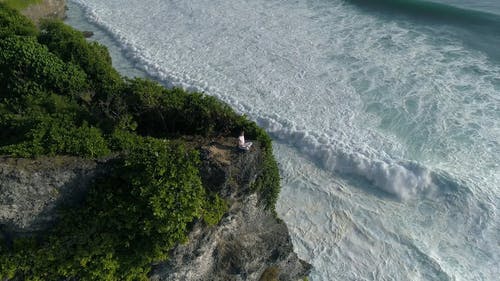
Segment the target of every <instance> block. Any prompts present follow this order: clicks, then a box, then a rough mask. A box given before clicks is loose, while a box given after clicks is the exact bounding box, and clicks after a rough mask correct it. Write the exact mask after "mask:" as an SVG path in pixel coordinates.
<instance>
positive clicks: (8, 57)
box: [0, 36, 87, 98]
mask: <svg viewBox="0 0 500 281" xmlns="http://www.w3.org/2000/svg"><path fill="white" fill-rule="evenodd" d="M0 49H1V50H2V52H0V98H7V97H11V98H12V97H13V98H16V97H17V96H19V95H27V94H33V93H36V92H37V91H39V90H41V89H46V90H49V91H54V92H55V93H58V94H65V95H76V94H78V93H81V92H83V91H85V90H86V89H87V81H86V75H85V73H84V72H82V71H81V70H79V69H78V68H77V67H75V66H74V65H73V64H65V63H64V62H62V61H61V60H60V59H59V58H58V57H57V56H55V55H54V54H52V53H50V52H49V51H48V50H47V48H46V47H44V46H43V45H40V44H39V43H38V42H37V41H36V39H35V38H33V37H19V36H13V37H8V38H5V39H3V40H1V41H0Z"/></svg>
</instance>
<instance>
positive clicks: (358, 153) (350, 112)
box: [73, 0, 500, 280]
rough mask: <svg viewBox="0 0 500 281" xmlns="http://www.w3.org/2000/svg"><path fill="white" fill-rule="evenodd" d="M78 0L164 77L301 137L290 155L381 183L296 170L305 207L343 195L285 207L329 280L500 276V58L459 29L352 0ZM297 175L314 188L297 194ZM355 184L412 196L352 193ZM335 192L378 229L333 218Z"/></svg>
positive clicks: (286, 155)
mask: <svg viewBox="0 0 500 281" xmlns="http://www.w3.org/2000/svg"><path fill="white" fill-rule="evenodd" d="M73 1H74V2H76V3H79V5H81V6H82V7H83V8H84V9H85V11H86V14H87V16H88V18H89V19H90V20H91V21H93V22H94V23H96V24H98V25H99V26H101V27H102V28H103V29H105V30H107V32H108V33H109V34H110V36H112V37H113V38H114V39H115V40H116V41H117V43H118V44H120V45H121V48H122V49H123V51H124V52H125V54H126V55H127V56H128V57H129V58H130V59H131V60H132V61H134V62H136V64H137V65H139V66H140V67H142V68H143V69H144V70H145V71H147V72H148V73H149V74H150V75H152V76H154V77H156V78H157V79H159V80H160V81H163V82H164V83H166V84H167V85H169V86H181V87H184V88H186V89H190V90H196V91H204V92H206V93H208V94H210V95H214V96H217V97H218V98H220V99H221V100H223V101H225V102H228V103H229V104H230V105H232V106H233V107H234V108H235V109H236V110H238V111H239V112H240V113H244V114H247V115H248V116H250V117H251V118H252V119H253V120H256V121H257V122H258V123H259V125H261V126H263V127H264V128H266V130H267V131H268V132H269V133H270V134H271V135H272V137H273V138H274V139H276V140H278V141H279V142H280V143H281V145H283V144H289V145H291V146H292V147H293V148H294V149H293V150H286V149H285V150H279V151H278V154H277V155H278V160H279V161H280V162H282V163H286V162H289V161H290V162H297V161H298V160H297V159H298V158H300V157H302V156H306V158H307V159H309V160H312V161H313V162H314V163H315V164H316V165H319V166H320V167H322V168H323V170H324V171H326V172H328V173H329V175H331V174H332V172H333V173H334V174H340V175H346V176H347V177H346V179H349V178H350V177H351V178H355V179H356V180H358V179H360V180H361V181H362V182H365V183H366V182H368V184H365V183H359V182H352V183H351V182H349V181H348V182H342V183H339V184H336V185H335V189H340V190H343V191H342V192H341V193H340V194H339V193H337V192H333V193H330V191H328V190H326V189H327V188H328V186H329V184H328V183H326V182H322V183H316V180H315V176H317V175H318V174H317V171H315V170H314V168H310V169H307V170H306V172H304V171H301V170H300V169H299V168H297V167H295V166H294V167H291V168H286V169H284V170H283V173H284V174H285V175H288V176H285V186H284V193H285V195H284V196H287V197H286V199H285V200H283V201H282V204H284V202H290V204H291V206H300V202H297V200H298V198H295V196H294V195H293V193H294V192H299V193H301V194H302V193H304V194H309V195H304V196H305V200H309V199H310V200H312V199H311V198H317V197H318V196H321V194H323V193H324V192H327V193H330V194H331V195H329V196H327V198H328V199H329V201H327V202H324V204H323V203H322V204H319V205H318V206H317V208H318V209H317V210H316V211H315V212H312V213H311V212H310V210H308V209H307V210H303V211H300V210H297V212H299V213H296V212H295V211H293V212H292V211H290V214H292V213H293V214H294V215H289V216H288V215H286V214H287V211H282V214H284V215H285V220H286V221H287V223H289V224H291V225H294V226H296V227H294V228H292V230H293V231H296V232H293V233H292V234H293V235H294V240H295V241H296V245H297V243H303V245H304V246H303V248H301V250H299V253H300V254H302V255H304V256H306V257H307V259H308V260H309V261H311V262H313V263H314V264H315V266H317V273H316V274H315V275H314V277H315V278H314V280H332V279H335V278H340V279H337V280H364V279H366V280H390V279H399V280H410V279H411V280H437V279H441V280H443V279H447V278H448V277H449V278H450V279H453V278H455V279H457V280H461V278H465V279H478V278H479V279H484V280H493V279H492V278H494V276H496V275H497V274H496V272H495V270H494V269H493V268H494V266H493V267H490V266H489V265H491V264H494V263H495V262H498V261H499V260H500V259H499V258H498V255H496V254H495V251H494V250H493V251H492V249H498V245H497V244H495V243H492V242H491V241H495V240H496V241H498V238H499V237H498V233H499V232H498V231H496V230H498V227H499V224H500V223H499V218H498V217H497V212H498V205H499V204H500V196H499V191H498V185H496V184H495V183H498V182H500V172H499V169H500V167H499V165H498V159H500V149H499V143H498V139H500V126H499V120H500V110H499V109H500V97H499V96H498V89H500V80H498V77H500V68H499V67H498V66H497V65H494V64H492V63H490V62H489V61H488V59H487V58H486V57H485V56H484V55H483V54H481V53H480V52H478V51H475V50H471V49H467V48H466V47H464V46H463V44H461V42H460V41H459V40H458V39H457V38H455V37H454V36H453V32H449V31H448V30H447V29H445V28H443V27H440V26H433V27H429V26H422V27H419V26H417V27H415V26H413V25H412V24H411V23H405V22H395V21H382V20H379V19H377V18H374V17H371V16H369V15H366V14H363V13H361V12H359V11H357V10H356V9H354V8H353V7H351V6H349V5H346V4H345V3H344V2H342V1H289V2H287V1H285V2H283V1H259V0H257V1H243V0H234V1H224V0H214V1H198V2H195V3H192V2H189V1H168V2H165V1H160V0H148V1H147V3H145V2H144V1H139V0H133V1H128V2H127V5H123V3H121V1H97V0H73ZM431 77H432V79H430V78H431ZM281 145H280V146H281ZM280 151H286V152H280ZM291 151H299V152H300V153H299V154H298V155H300V156H298V155H296V154H294V153H293V152H291ZM298 163H299V164H296V165H300V161H299V162H298ZM287 167H288V166H287ZM297 173H299V174H300V173H305V174H303V178H302V179H301V182H302V183H303V185H304V186H305V187H303V188H306V190H304V189H303V188H299V189H297V190H294V191H290V192H286V191H287V190H289V189H290V188H292V187H296V185H295V184H294V183H293V182H292V181H290V180H291V179H290V177H291V178H293V177H294V174H297ZM321 177H326V178H328V180H330V181H332V180H333V179H332V178H330V177H329V176H321ZM318 185H319V187H318ZM350 185H354V186H358V187H359V186H360V185H361V186H362V189H361V190H364V189H363V188H364V187H368V189H373V188H378V189H379V190H382V191H384V192H387V193H389V194H392V195H394V196H396V197H398V198H400V199H403V200H402V201H399V200H395V201H394V202H393V201H390V200H382V201H380V199H379V197H377V196H375V197H373V193H367V194H365V193H363V192H362V193H357V192H356V193H354V194H353V193H347V194H348V195H346V194H345V193H346V189H345V187H346V186H350ZM465 186H467V187H465ZM351 188H352V187H351ZM311 190H313V191H314V192H315V193H314V194H310V193H311V192H309V193H308V192H307V191H311ZM375 194H376V195H380V193H377V192H375ZM308 198H309V199H308ZM382 198H384V196H382ZM299 201H300V200H299ZM333 201H335V203H339V202H341V204H340V206H342V208H343V209H339V210H337V211H338V212H340V213H342V214H344V215H335V219H336V220H341V221H345V222H346V223H347V222H348V224H349V225H351V226H353V228H349V229H351V230H352V229H356V230H355V233H357V234H362V235H354V234H353V233H351V234H350V235H352V239H351V238H347V240H345V239H346V238H345V237H350V236H349V235H347V236H342V235H341V236H342V237H344V238H342V237H340V236H338V235H340V234H338V233H337V232H336V231H334V229H336V228H337V227H336V226H333V225H332V229H325V228H321V227H320V225H323V224H326V225H328V224H331V221H330V220H331V218H330V217H324V215H322V214H321V212H322V210H321V209H322V208H323V209H325V210H328V209H329V208H331V206H332V204H334V203H333ZM398 202H399V203H398ZM401 202H405V203H401ZM420 202H425V208H428V209H430V210H435V211H436V214H438V215H434V214H432V213H428V211H427V210H425V208H421V207H422V205H420V204H421V203H420ZM285 205H286V204H285ZM286 208H287V207H285V209H286ZM290 208H291V207H290ZM353 209H359V210H357V211H354V210H353ZM281 210H283V209H281ZM372 213H376V214H377V215H376V216H374V215H373V214H372ZM400 214H405V216H404V217H401V216H402V215H400ZM343 218H344V219H345V220H343ZM393 221H394V223H393ZM477 221H479V222H480V224H479V226H477ZM457 222H460V224H459V225H461V228H455V224H456V223H457ZM301 224H304V225H306V226H307V225H308V226H309V227H311V229H315V228H316V229H317V230H316V231H308V230H307V229H308V228H307V227H304V226H302V225H301ZM401 225H405V226H406V228H401V227H400V226H401ZM354 226H355V227H354ZM389 226H390V227H389ZM339 228H340V229H348V228H347V227H346V226H339ZM452 229H453V230H452ZM332 231H333V234H334V235H333V236H334V238H332V239H330V238H331V237H330V234H332ZM452 234H458V236H457V237H458V238H457V237H453V236H452ZM335 235H337V236H335ZM403 236H404V237H406V238H405V239H404V241H403V240H401V239H399V238H400V237H403ZM335 237H336V238H335ZM398 237H399V238H398ZM471 237H474V238H471ZM478 237H479V238H478ZM468 239H473V240H468ZM440 241H441V242H440ZM471 241H472V242H471ZM437 243H438V244H439V243H441V244H439V245H438V244H437ZM443 245H444V246H443ZM363 247H368V248H370V247H372V249H369V250H367V249H364V248H363ZM367 251H368V252H367ZM372 251H380V253H377V254H375V253H374V252H372ZM481 253H485V256H481ZM379 254H380V257H378V256H377V255H379ZM462 256H463V257H462ZM468 256H469V257H471V256H474V257H476V259H467V258H466V257H468ZM464 257H465V258H464ZM340 259H346V260H349V261H350V262H351V263H352V264H351V267H350V268H349V265H348V264H347V263H340V264H341V265H342V266H344V267H339V266H337V265H336V264H338V263H339V262H340ZM372 259H373V260H377V262H378V264H377V263H371V260H372ZM384 259H386V260H387V261H384ZM388 261H391V262H394V265H393V266H391V264H390V262H388ZM384 263H387V264H384ZM413 263H417V264H418V265H419V266H415V267H412V264H413ZM354 265H356V267H358V266H359V270H358V269H356V268H354ZM398 267H399V268H401V269H400V271H399V272H398V269H397V268H398ZM478 268H480V274H476V272H474V270H477V269H478ZM374 272H375V273H374ZM339 273H342V274H339ZM339 276H340V277H339ZM443 276H444V277H443ZM446 276H448V277H446ZM341 277H342V278H341Z"/></svg>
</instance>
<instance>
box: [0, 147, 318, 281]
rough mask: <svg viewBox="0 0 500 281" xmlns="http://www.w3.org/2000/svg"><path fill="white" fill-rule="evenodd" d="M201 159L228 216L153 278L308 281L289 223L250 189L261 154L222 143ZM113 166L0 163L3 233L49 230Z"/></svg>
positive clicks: (196, 230) (197, 235)
mask: <svg viewBox="0 0 500 281" xmlns="http://www.w3.org/2000/svg"><path fill="white" fill-rule="evenodd" d="M201 158H202V165H201V168H200V174H201V176H202V180H203V183H204V186H205V187H206V188H207V189H209V190H210V191H212V192H217V193H218V194H219V195H220V196H221V197H222V198H224V199H225V200H227V202H228V206H229V211H228V213H227V214H226V215H225V216H224V217H223V219H222V221H221V222H220V223H219V224H218V225H216V226H206V225H204V223H203V222H197V223H195V224H194V226H193V229H192V231H191V232H190V233H189V240H188V242H187V243H186V244H183V245H179V246H177V247H176V248H175V249H174V250H173V251H172V252H171V255H170V259H169V261H168V262H166V263H162V264H157V265H155V266H154V268H153V270H152V272H151V275H150V279H151V280H153V281H160V280H169V281H170V280H186V281H190V280H191V281H195V280H196V281H198V280H200V281H201V280H203V281H216V280H221V281H222V280H224V281H228V280H255V281H270V280H287V281H288V280H290V281H297V280H302V278H303V277H304V276H306V275H307V274H308V273H309V271H310V269H311V266H310V265H309V264H307V263H305V262H303V261H301V260H300V259H298V257H297V255H296V254H295V253H294V252H293V246H292V243H291V241H290V237H289V235H288V229H287V227H286V225H285V223H284V222H282V221H281V220H279V219H277V218H276V217H275V216H274V214H273V213H272V211H269V210H266V209H265V208H264V204H263V203H261V202H260V201H259V198H258V195H257V194H256V193H254V192H252V190H251V184H252V183H253V182H254V181H255V179H256V178H257V177H258V175H259V173H260V172H261V171H262V170H261V169H262V168H261V167H262V154H261V152H260V150H259V149H253V150H252V151H250V152H238V151H237V150H236V149H235V145H234V144H233V143H232V141H231V140H223V139H221V140H218V141H217V142H214V143H211V144H209V145H203V146H202V148H201ZM109 167H110V166H109V164H108V162H105V161H102V162H96V161H91V160H83V159H80V158H75V157H56V158H41V159H36V160H31V159H13V158H5V157H3V158H2V157H0V232H3V234H7V235H8V236H12V235H14V236H15V235H25V234H30V233H34V232H35V233H36V232H37V231H40V230H43V229H46V228H47V227H50V225H51V224H52V223H53V222H54V220H55V219H56V218H57V217H56V212H55V210H56V208H57V207H58V206H61V205H62V204H70V205H75V204H78V202H81V200H82V199H83V197H84V195H85V193H86V191H87V188H88V187H89V185H90V184H91V183H92V182H93V181H94V180H95V179H97V178H98V177H101V176H105V174H106V172H108V171H109ZM1 234H2V233H0V235H1Z"/></svg>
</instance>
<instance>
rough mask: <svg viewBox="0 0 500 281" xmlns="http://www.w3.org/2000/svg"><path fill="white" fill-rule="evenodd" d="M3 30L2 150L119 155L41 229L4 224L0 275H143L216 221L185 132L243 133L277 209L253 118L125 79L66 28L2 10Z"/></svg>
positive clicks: (215, 205)
mask: <svg viewBox="0 0 500 281" xmlns="http://www.w3.org/2000/svg"><path fill="white" fill-rule="evenodd" d="M9 2H10V1H9ZM12 2H19V1H12ZM21 2H23V1H21ZM21 2H19V3H18V4H19V5H20V3H21ZM18 7H21V6H18ZM0 24H1V26H0V50H1V51H0V155H6V156H9V157H24V158H36V157H41V156H60V155H66V156H77V157H82V158H87V159H97V158H100V157H106V156H109V155H119V157H118V158H117V159H116V161H113V165H112V167H110V171H111V172H110V174H109V175H107V176H106V177H105V178H100V179H97V180H96V182H95V183H94V184H93V185H92V186H90V187H89V192H88V195H87V197H86V199H85V202H84V204H83V206H82V207H79V208H74V209H71V208H70V209H65V210H61V211H60V213H61V217H60V219H59V221H58V222H57V223H56V225H55V226H54V227H53V228H52V229H50V230H49V231H47V232H46V233H43V234H40V235H39V236H37V237H24V238H18V239H16V240H14V241H2V235H1V230H2V229H0V279H1V280H3V278H19V279H20V280H65V279H74V278H76V279H79V280H147V274H148V272H149V270H150V268H151V264H152V263H156V262H159V261H164V260H165V259H167V258H168V253H169V251H170V250H171V249H172V247H174V246H175V245H176V244H178V243H181V242H182V241H184V240H185V239H186V233H187V232H188V231H189V226H190V225H191V223H192V222H194V221H195V220H202V221H205V223H207V224H216V223H218V221H219V220H220V218H221V217H222V215H223V214H224V212H225V208H226V207H227V206H226V204H225V202H224V201H223V200H222V199H220V197H219V196H218V194H214V193H212V192H210V191H208V190H206V189H205V187H203V186H202V183H201V178H200V175H199V170H198V167H199V163H200V160H199V152H198V151H197V150H196V149H195V148H193V147H190V146H189V145H187V144H186V142H185V141H184V140H183V138H182V137H183V136H197V137H205V138H208V137H210V138H214V137H220V136H226V137H227V136H233V137H234V136H236V134H237V133H238V132H239V131H240V130H242V129H243V130H245V132H246V134H247V136H248V138H250V139H255V140H257V142H258V143H259V144H260V149H261V150H262V153H263V158H264V161H263V164H262V165H263V167H262V170H263V172H262V173H261V174H260V175H259V176H258V178H257V180H256V182H255V184H254V189H255V191H257V192H259V194H260V197H261V199H262V201H263V202H264V203H265V205H266V206H267V208H269V209H271V210H273V209H274V204H275V202H276V199H277V196H278V192H279V186H280V182H279V180H280V179H279V173H278V167H277V164H276V161H275V159H274V157H273V155H272V146H271V139H270V138H269V136H268V135H267V134H266V133H265V132H264V131H263V130H262V129H261V128H259V127H258V126H257V125H256V124H255V123H254V122H252V121H250V120H248V119H247V118H246V117H245V116H241V115H238V114H236V113H235V112H234V111H233V110H232V109H231V108H230V107H229V106H227V105H226V104H224V103H222V102H220V101H219V100H217V99H216V98H214V97H211V96H207V95H205V94H202V93H187V92H185V91H184V90H182V89H178V88H174V89H166V88H164V87H162V86H161V85H159V84H158V83H156V82H154V81H150V80H144V79H137V78H126V77H122V76H121V75H120V74H119V73H118V72H117V71H116V70H115V69H114V68H113V66H112V62H111V57H110V56H109V53H108V51H107V48H106V47H105V46H102V45H100V44H98V43H95V42H88V41H86V40H85V38H84V37H83V35H82V33H81V32H79V31H77V30H74V29H72V28H71V27H69V26H66V25H64V24H63V23H61V22H58V21H46V22H44V23H42V24H41V26H40V28H39V29H38V28H37V27H35V26H34V25H33V23H32V22H31V21H30V20H28V19H27V18H25V17H24V16H22V15H20V14H19V12H18V11H17V10H15V9H12V8H10V7H9V6H8V5H6V4H3V3H0ZM216 152H217V151H216Z"/></svg>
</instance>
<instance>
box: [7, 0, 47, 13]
mask: <svg viewBox="0 0 500 281" xmlns="http://www.w3.org/2000/svg"><path fill="white" fill-rule="evenodd" d="M0 2H3V3H5V4H6V5H7V6H9V7H11V8H13V9H16V10H18V11H20V10H23V9H25V8H27V7H28V6H29V5H33V4H38V3H40V2H42V0H0Z"/></svg>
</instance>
